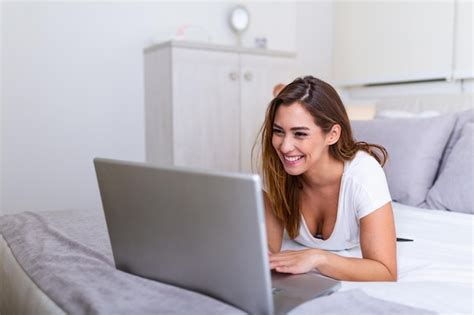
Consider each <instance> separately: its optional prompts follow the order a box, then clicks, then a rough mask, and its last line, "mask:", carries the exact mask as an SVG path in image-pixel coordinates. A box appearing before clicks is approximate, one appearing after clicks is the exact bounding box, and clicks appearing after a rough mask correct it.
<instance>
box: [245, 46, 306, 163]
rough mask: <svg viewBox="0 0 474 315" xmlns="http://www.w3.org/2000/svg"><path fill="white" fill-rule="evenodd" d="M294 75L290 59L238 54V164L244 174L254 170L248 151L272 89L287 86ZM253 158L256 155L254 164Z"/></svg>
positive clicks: (258, 127)
mask: <svg viewBox="0 0 474 315" xmlns="http://www.w3.org/2000/svg"><path fill="white" fill-rule="evenodd" d="M296 76H297V75H296V64H295V60H294V59H293V58H289V57H274V56H265V55H245V54H242V55H241V113H240V117H241V140H240V150H241V151H240V163H241V170H242V171H243V172H251V171H254V172H256V171H257V168H256V167H255V166H256V165H255V163H253V166H254V167H253V168H252V160H251V152H252V147H253V145H254V143H255V141H256V138H257V135H258V133H259V131H260V128H261V127H262V124H263V121H264V118H265V112H266V109H267V107H268V104H269V103H270V101H271V100H272V98H273V96H272V91H273V87H274V86H275V85H276V84H278V83H285V84H288V83H290V82H291V81H293V80H294V79H295V78H296ZM259 147H260V145H259V144H258V148H259ZM256 159H258V156H255V157H254V162H255V160H256Z"/></svg>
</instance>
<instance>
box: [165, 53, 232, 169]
mask: <svg viewBox="0 0 474 315" xmlns="http://www.w3.org/2000/svg"><path fill="white" fill-rule="evenodd" d="M172 59H173V61H172V67H173V68H172V73H173V78H172V80H173V84H172V86H173V104H174V108H173V126H174V128H173V133H174V134H173V139H174V152H173V153H174V161H175V165H180V166H192V167H199V168H207V169H215V170H224V171H238V170H239V143H240V136H239V131H240V123H239V113H240V110H239V79H238V65H239V59H238V54H236V53H230V52H218V51H209V50H197V49H189V48H173V58H172Z"/></svg>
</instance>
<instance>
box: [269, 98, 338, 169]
mask: <svg viewBox="0 0 474 315" xmlns="http://www.w3.org/2000/svg"><path fill="white" fill-rule="evenodd" d="M326 138H327V137H326V134H325V133H324V132H323V131H322V129H321V128H320V127H319V126H317V125H316V123H315V122H314V118H313V116H311V114H310V113H309V112H308V111H307V110H306V109H305V108H304V107H303V106H302V105H301V104H299V103H293V104H291V105H280V106H279V107H278V109H277V111H276V114H275V120H274V123H273V133H272V144H273V147H274V148H275V150H276V152H277V153H278V156H279V157H280V160H281V162H282V163H283V167H284V168H285V171H286V172H287V173H288V174H290V175H301V174H303V173H305V172H306V171H307V170H309V169H310V168H311V167H312V166H313V165H315V163H317V162H318V161H319V160H320V159H321V157H322V156H323V155H324V154H329V153H328V147H329V145H328V144H327V139H326Z"/></svg>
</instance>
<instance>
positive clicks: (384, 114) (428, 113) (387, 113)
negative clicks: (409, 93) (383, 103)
mask: <svg viewBox="0 0 474 315" xmlns="http://www.w3.org/2000/svg"><path fill="white" fill-rule="evenodd" d="M439 115H440V113H439V112H437V111H434V110H425V111H423V112H419V113H413V112H408V111H403V110H392V109H383V110H379V111H376V112H375V118H380V119H387V118H390V119H391V118H429V117H436V116H439Z"/></svg>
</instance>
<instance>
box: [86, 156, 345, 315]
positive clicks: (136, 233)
mask: <svg viewBox="0 0 474 315" xmlns="http://www.w3.org/2000/svg"><path fill="white" fill-rule="evenodd" d="M94 164H95V169H96V172H97V178H98V182H99V188H100V194H101V198H102V204H103V208H104V212H105V218H106V222H107V227H108V232H109V236H110V241H111V245H112V252H113V255H114V259H115V264H116V267H117V268H118V269H120V270H123V271H126V272H129V273H133V274H135V275H139V276H142V277H146V278H149V279H154V280H158V281H161V282H165V283H169V284H173V285H176V286H179V287H183V288H186V289H190V290H194V291H197V292H200V293H203V294H206V295H209V296H212V297H214V298H216V299H219V300H222V301H224V302H226V303H228V304H231V305H233V306H235V307H237V308H240V309H242V310H244V311H245V312H248V313H250V314H274V313H277V314H280V313H287V312H288V311H290V310H291V309H292V308H294V307H295V306H297V305H299V304H301V303H303V302H305V301H308V300H310V299H313V298H316V297H318V296H322V295H326V294H329V293H331V292H333V291H335V290H336V289H337V288H338V287H339V282H338V281H336V280H333V279H331V278H327V277H324V276H321V275H318V274H317V273H308V274H303V275H287V274H279V273H276V272H270V269H269V262H268V254H267V253H268V251H267V240H266V232H265V221H264V205H263V196H262V188H261V183H260V178H259V176H258V175H252V174H238V173H223V172H211V171H202V170H201V171H198V170H190V169H185V168H178V167H168V168H163V167H157V166H152V165H148V164H142V163H133V162H125V161H115V160H107V159H99V158H97V159H95V160H94Z"/></svg>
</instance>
